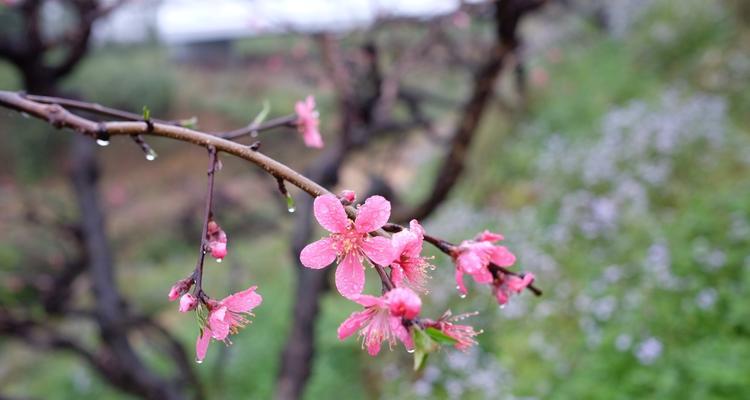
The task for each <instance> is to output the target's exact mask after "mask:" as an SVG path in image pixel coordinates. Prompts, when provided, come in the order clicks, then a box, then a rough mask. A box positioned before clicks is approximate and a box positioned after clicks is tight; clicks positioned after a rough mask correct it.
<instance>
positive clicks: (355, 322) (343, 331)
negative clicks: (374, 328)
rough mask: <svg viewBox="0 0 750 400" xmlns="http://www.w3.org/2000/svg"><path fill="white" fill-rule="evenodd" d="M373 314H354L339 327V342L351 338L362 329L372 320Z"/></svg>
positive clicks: (365, 312)
mask: <svg viewBox="0 0 750 400" xmlns="http://www.w3.org/2000/svg"><path fill="white" fill-rule="evenodd" d="M371 316H372V313H370V312H367V311H359V312H354V313H352V315H350V316H349V318H347V319H346V320H345V321H344V322H342V323H341V325H339V329H338V336H339V340H344V339H346V338H348V337H349V336H351V335H352V334H353V333H354V332H356V331H358V330H359V329H361V328H362V326H363V325H364V324H365V323H366V322H367V321H368V320H369V319H370V317H371Z"/></svg>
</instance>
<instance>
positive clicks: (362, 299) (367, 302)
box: [349, 294, 385, 307]
mask: <svg viewBox="0 0 750 400" xmlns="http://www.w3.org/2000/svg"><path fill="white" fill-rule="evenodd" d="M349 299H350V300H352V301H355V302H357V303H358V304H359V305H361V306H362V307H373V306H378V307H385V300H383V298H382V297H375V296H370V295H369V294H358V295H356V296H352V297H350V298H349Z"/></svg>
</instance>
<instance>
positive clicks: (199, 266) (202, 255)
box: [193, 146, 218, 301]
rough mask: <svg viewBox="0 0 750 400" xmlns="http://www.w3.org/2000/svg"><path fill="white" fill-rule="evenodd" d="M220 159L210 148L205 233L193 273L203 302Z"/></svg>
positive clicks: (196, 287) (209, 147) (198, 296)
mask: <svg viewBox="0 0 750 400" xmlns="http://www.w3.org/2000/svg"><path fill="white" fill-rule="evenodd" d="M217 159H218V157H217V153H216V148H215V147H213V146H208V189H207V193H206V208H205V210H204V212H203V232H202V233H201V240H200V248H199V250H198V262H197V263H196V265H195V271H194V272H193V275H194V278H195V295H196V297H197V298H198V299H199V300H201V301H203V297H204V296H205V293H203V262H204V261H205V259H206V251H207V249H208V248H207V246H208V243H207V242H206V237H207V235H208V221H209V220H210V219H211V215H212V211H211V207H212V204H213V199H214V174H215V173H216V160H217Z"/></svg>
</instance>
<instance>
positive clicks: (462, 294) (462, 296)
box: [458, 293, 466, 299]
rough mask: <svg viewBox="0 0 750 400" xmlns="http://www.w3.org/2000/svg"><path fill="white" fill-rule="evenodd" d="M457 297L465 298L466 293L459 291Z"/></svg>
mask: <svg viewBox="0 0 750 400" xmlns="http://www.w3.org/2000/svg"><path fill="white" fill-rule="evenodd" d="M458 297H460V298H462V299H465V298H466V293H461V294H459V295H458Z"/></svg>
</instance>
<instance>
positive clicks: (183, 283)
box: [168, 277, 193, 301]
mask: <svg viewBox="0 0 750 400" xmlns="http://www.w3.org/2000/svg"><path fill="white" fill-rule="evenodd" d="M192 286H193V278H192V277H190V278H185V279H182V280H179V281H177V282H175V284H174V285H172V287H171V288H170V289H169V295H168V297H169V301H175V300H177V299H178V298H180V296H182V295H183V294H185V293H187V292H188V290H190V288H191V287H192Z"/></svg>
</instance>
